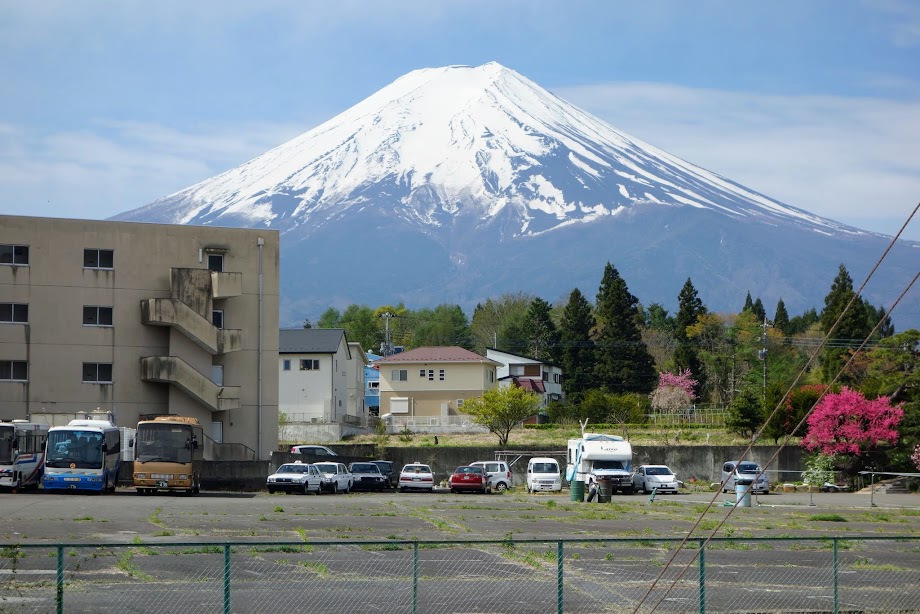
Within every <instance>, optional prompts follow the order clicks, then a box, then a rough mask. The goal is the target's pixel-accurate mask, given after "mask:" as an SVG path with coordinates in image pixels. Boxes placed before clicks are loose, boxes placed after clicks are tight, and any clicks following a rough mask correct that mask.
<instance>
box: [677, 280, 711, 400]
mask: <svg viewBox="0 0 920 614" xmlns="http://www.w3.org/2000/svg"><path fill="white" fill-rule="evenodd" d="M677 302H678V311H677V317H676V319H675V320H676V322H675V329H676V330H675V334H674V339H675V341H676V342H677V347H676V348H675V350H674V365H675V369H676V370H677V371H680V370H682V369H683V370H689V371H690V372H691V373H693V374H694V375H695V376H696V377H697V380H698V382H699V384H698V385H697V388H696V390H695V392H696V393H699V391H700V390H701V389H702V387H703V385H704V384H703V382H702V381H701V378H702V377H703V369H702V366H701V364H700V359H699V354H698V352H697V346H696V343H695V342H692V341H691V340H690V338H689V337H688V336H687V329H688V328H689V327H691V326H693V325H694V324H696V322H697V319H698V318H699V317H700V316H701V315H704V314H705V313H706V307H705V306H704V305H703V301H702V300H700V298H699V296H698V295H697V292H696V288H694V287H693V282H692V281H690V278H689V277H688V278H687V281H686V282H684V287H683V288H681V291H680V294H678V295H677Z"/></svg>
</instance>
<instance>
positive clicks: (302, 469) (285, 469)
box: [278, 465, 310, 473]
mask: <svg viewBox="0 0 920 614" xmlns="http://www.w3.org/2000/svg"><path fill="white" fill-rule="evenodd" d="M278 473H310V465H281V466H280V467H278Z"/></svg>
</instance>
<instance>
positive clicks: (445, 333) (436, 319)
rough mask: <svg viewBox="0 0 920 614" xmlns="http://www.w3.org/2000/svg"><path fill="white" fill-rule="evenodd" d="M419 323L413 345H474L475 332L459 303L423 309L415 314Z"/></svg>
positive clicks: (466, 346)
mask: <svg viewBox="0 0 920 614" xmlns="http://www.w3.org/2000/svg"><path fill="white" fill-rule="evenodd" d="M415 317H416V318H417V319H418V320H419V323H418V325H417V326H416V327H415V330H414V331H413V335H412V336H413V345H415V346H416V347H421V346H426V345H458V346H460V347H462V348H466V349H471V348H472V347H473V334H472V331H471V330H470V324H469V322H468V321H467V319H466V314H464V313H463V310H462V309H461V308H460V306H459V305H448V304H444V305H438V306H437V307H435V308H434V310H431V309H422V310H420V311H419V312H418V314H417V315H416V316H415Z"/></svg>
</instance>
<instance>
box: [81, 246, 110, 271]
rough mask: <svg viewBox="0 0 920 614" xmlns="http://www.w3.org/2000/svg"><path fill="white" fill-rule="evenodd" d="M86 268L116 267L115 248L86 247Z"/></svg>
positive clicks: (84, 264) (84, 256) (84, 265)
mask: <svg viewBox="0 0 920 614" xmlns="http://www.w3.org/2000/svg"><path fill="white" fill-rule="evenodd" d="M83 268H84V269H114V268H115V250H113V249H95V248H92V249H84V250H83Z"/></svg>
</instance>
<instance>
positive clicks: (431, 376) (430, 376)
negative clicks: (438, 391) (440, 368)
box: [428, 369, 434, 382]
mask: <svg viewBox="0 0 920 614" xmlns="http://www.w3.org/2000/svg"><path fill="white" fill-rule="evenodd" d="M428 381H429V382H433V381H434V369H428Z"/></svg>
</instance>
